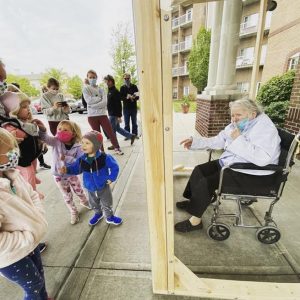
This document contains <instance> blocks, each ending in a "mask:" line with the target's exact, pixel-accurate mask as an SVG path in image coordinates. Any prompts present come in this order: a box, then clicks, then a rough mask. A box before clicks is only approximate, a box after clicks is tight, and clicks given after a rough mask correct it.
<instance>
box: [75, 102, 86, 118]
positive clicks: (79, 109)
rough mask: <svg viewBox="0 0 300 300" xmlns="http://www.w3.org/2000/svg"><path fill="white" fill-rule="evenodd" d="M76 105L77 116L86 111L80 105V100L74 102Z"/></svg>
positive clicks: (81, 104)
mask: <svg viewBox="0 0 300 300" xmlns="http://www.w3.org/2000/svg"><path fill="white" fill-rule="evenodd" d="M76 104H77V109H76V111H77V112H78V113H79V114H83V113H84V112H86V111H87V109H86V107H85V106H84V105H83V103H82V100H81V99H80V100H77V101H76Z"/></svg>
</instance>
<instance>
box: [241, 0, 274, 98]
mask: <svg viewBox="0 0 300 300" xmlns="http://www.w3.org/2000/svg"><path fill="white" fill-rule="evenodd" d="M259 6H260V1H258V0H252V1H249V0H248V1H244V4H243V12H242V20H241V25H240V33H239V37H240V43H239V47H238V53H237V59H236V83H237V86H238V89H239V90H240V91H241V92H242V93H248V92H249V88H250V81H251V73H252V66H253V62H254V47H255V42H256V34H257V29H258V28H257V27H258V20H259ZM271 18H272V12H270V11H268V12H267V15H266V21H265V28H264V38H263V42H262V49H261V58H260V68H259V76H258V82H257V86H256V90H258V88H259V86H260V83H261V80H262V73H263V69H264V65H265V61H266V54H267V48H268V36H269V31H270V26H271Z"/></svg>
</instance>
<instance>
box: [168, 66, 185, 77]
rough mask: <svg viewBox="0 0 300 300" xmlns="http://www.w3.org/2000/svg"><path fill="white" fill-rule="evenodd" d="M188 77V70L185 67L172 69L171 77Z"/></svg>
mask: <svg viewBox="0 0 300 300" xmlns="http://www.w3.org/2000/svg"><path fill="white" fill-rule="evenodd" d="M186 75H189V70H188V68H187V66H182V67H177V68H172V76H173V77H176V76H186Z"/></svg>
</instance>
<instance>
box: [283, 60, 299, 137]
mask: <svg viewBox="0 0 300 300" xmlns="http://www.w3.org/2000/svg"><path fill="white" fill-rule="evenodd" d="M284 127H285V128H286V129H287V130H288V131H290V132H292V133H298V132H299V131H300V64H298V68H297V71H296V76H295V80H294V85H293V89H292V94H291V99H290V106H289V109H288V112H287V115H286V119H285V124H284Z"/></svg>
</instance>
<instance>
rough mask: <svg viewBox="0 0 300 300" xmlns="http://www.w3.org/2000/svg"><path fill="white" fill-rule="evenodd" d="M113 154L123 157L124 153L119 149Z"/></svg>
mask: <svg viewBox="0 0 300 300" xmlns="http://www.w3.org/2000/svg"><path fill="white" fill-rule="evenodd" d="M115 154H118V155H123V154H124V152H123V151H122V150H121V149H120V148H119V149H115Z"/></svg>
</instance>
